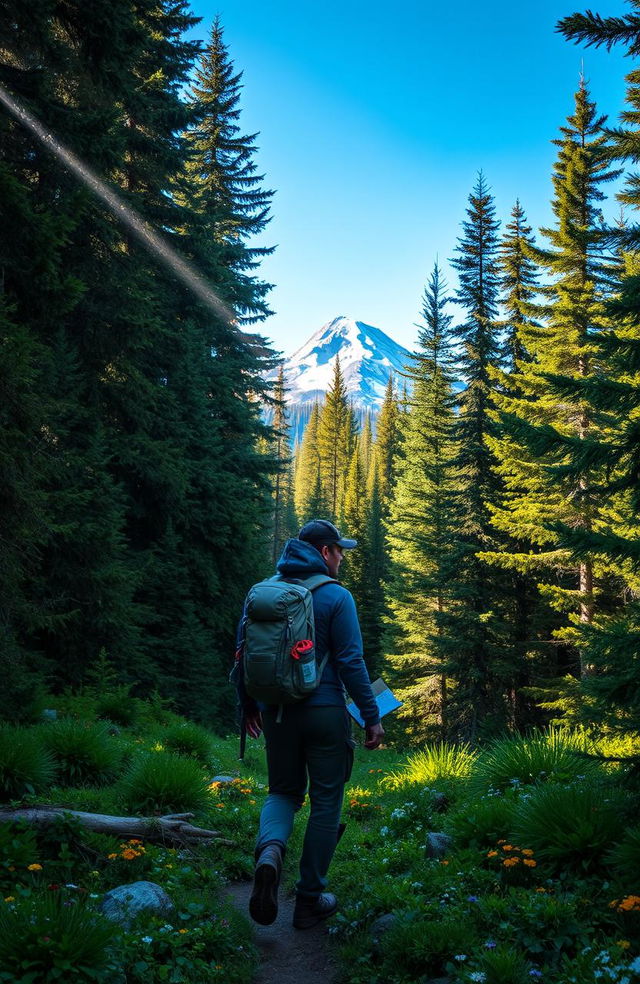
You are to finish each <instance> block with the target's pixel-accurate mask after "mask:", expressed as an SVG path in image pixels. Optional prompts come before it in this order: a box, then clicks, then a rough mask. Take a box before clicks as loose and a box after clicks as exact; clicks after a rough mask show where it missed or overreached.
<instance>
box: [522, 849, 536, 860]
mask: <svg viewBox="0 0 640 984" xmlns="http://www.w3.org/2000/svg"><path fill="white" fill-rule="evenodd" d="M522 853H523V854H524V855H525V856H526V857H528V858H531V857H533V854H534V852H533V851H532V850H531V848H530V847H525V849H524V850H523V852H522Z"/></svg>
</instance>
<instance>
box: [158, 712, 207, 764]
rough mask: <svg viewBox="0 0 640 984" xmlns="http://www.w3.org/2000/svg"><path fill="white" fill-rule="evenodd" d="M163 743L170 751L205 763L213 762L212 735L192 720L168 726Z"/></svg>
mask: <svg viewBox="0 0 640 984" xmlns="http://www.w3.org/2000/svg"><path fill="white" fill-rule="evenodd" d="M162 744H163V745H164V747H165V748H166V749H167V750H168V751H170V752H177V753H178V755H188V756H189V757H190V758H194V759H197V761H198V762H201V763H202V764H203V765H210V764H211V758H212V748H213V743H212V739H211V735H210V734H209V732H208V731H206V730H205V729H204V728H201V727H200V725H198V724H193V723H192V722H191V721H184V722H183V723H180V724H174V725H172V726H171V727H170V728H168V729H167V730H166V731H165V733H164V735H163V737H162Z"/></svg>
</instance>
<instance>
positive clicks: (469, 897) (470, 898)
mask: <svg viewBox="0 0 640 984" xmlns="http://www.w3.org/2000/svg"><path fill="white" fill-rule="evenodd" d="M477 901H478V896H477V895H467V902H477Z"/></svg>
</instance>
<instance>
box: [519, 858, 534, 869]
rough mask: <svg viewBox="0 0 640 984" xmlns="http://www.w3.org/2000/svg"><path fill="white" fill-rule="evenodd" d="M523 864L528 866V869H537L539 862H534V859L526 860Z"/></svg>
mask: <svg viewBox="0 0 640 984" xmlns="http://www.w3.org/2000/svg"><path fill="white" fill-rule="evenodd" d="M522 863H523V864H526V866H527V868H535V867H536V866H537V864H538V862H537V861H534V860H533V858H524V860H523V862H522Z"/></svg>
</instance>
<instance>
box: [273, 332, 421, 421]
mask: <svg viewBox="0 0 640 984" xmlns="http://www.w3.org/2000/svg"><path fill="white" fill-rule="evenodd" d="M338 357H339V358H340V367H341V369H342V375H343V377H344V382H345V386H346V389H347V393H348V395H349V397H350V399H351V400H352V402H353V405H354V407H357V408H359V409H362V410H372V411H374V412H375V411H377V410H378V409H379V408H380V406H381V404H382V401H383V399H384V392H385V389H386V386H387V382H388V379H389V376H390V375H391V373H396V372H402V371H403V370H404V369H405V367H406V366H407V364H408V363H409V362H410V361H411V354H410V353H409V352H408V351H407V350H406V349H405V348H403V347H402V346H401V345H398V343H397V342H394V341H393V339H392V338H390V337H389V336H388V335H386V334H385V332H383V331H381V330H380V328H375V327H374V326H373V325H367V324H365V322H363V321H356V320H355V319H354V318H350V317H347V316H345V315H343V314H341V315H338V316H337V317H335V318H333V319H332V320H331V321H327V323H326V324H324V325H323V326H322V327H321V328H319V329H318V330H317V331H316V332H314V333H313V335H311V337H310V338H309V339H308V340H307V341H306V342H305V343H304V345H302V346H301V347H300V348H299V349H298V350H297V351H296V352H294V353H293V355H291V356H290V357H289V358H288V359H286V360H285V362H284V377H285V385H286V386H287V388H288V390H289V392H288V396H287V399H288V402H289V403H291V404H305V403H306V404H308V403H313V402H315V401H316V400H322V399H324V396H325V394H326V392H327V390H328V389H329V387H330V386H331V381H332V379H333V373H334V367H335V361H336V358H338Z"/></svg>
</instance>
